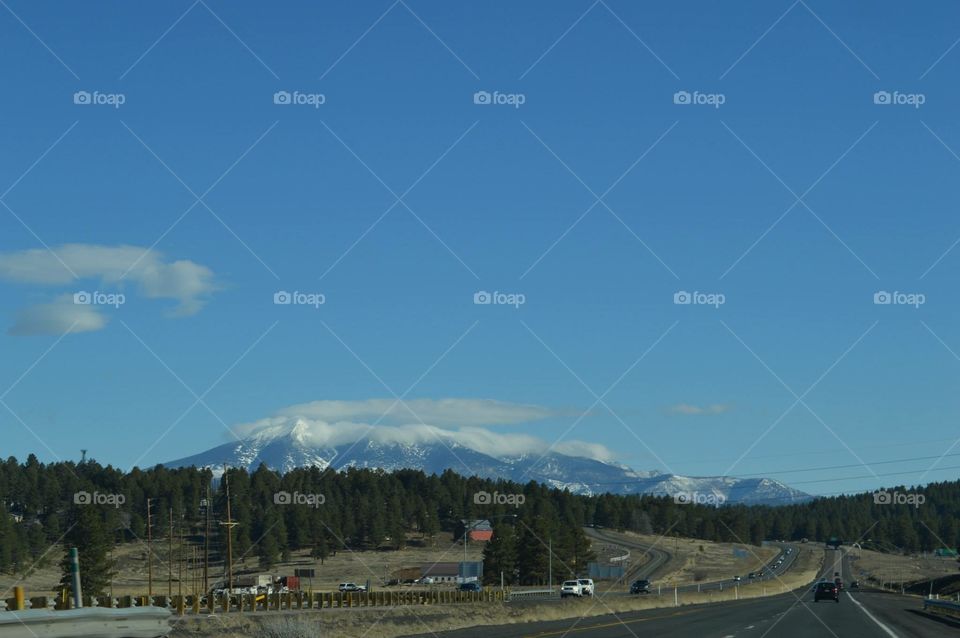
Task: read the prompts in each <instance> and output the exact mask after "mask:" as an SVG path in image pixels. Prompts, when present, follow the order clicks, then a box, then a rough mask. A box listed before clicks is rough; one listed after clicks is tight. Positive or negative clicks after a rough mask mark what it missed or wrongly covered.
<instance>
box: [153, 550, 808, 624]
mask: <svg viewBox="0 0 960 638" xmlns="http://www.w3.org/2000/svg"><path fill="white" fill-rule="evenodd" d="M822 564H823V551H822V549H820V548H817V549H813V548H810V549H807V548H805V549H802V550H801V552H800V554H799V555H798V556H797V562H796V566H795V567H794V568H793V569H791V570H790V572H788V574H787V575H786V576H785V577H784V578H783V579H782V580H781V581H774V582H769V583H766V584H760V583H755V584H752V585H746V586H743V587H740V588H739V590H726V591H723V592H718V591H712V592H704V593H700V594H697V593H682V594H680V596H679V604H680V605H692V604H698V603H713V602H723V601H731V600H734V599H736V598H739V599H744V598H756V597H760V596H765V595H766V596H770V595H776V594H780V593H782V592H785V591H791V590H794V591H795V593H796V594H797V595H798V596H802V595H803V594H804V593H805V590H806V587H807V585H809V584H810V583H811V582H812V581H813V580H815V579H816V576H817V574H818V573H819V570H820V568H821V565H822ZM672 606H674V598H673V594H672V592H671V593H670V594H666V593H664V595H663V596H655V595H654V596H644V597H630V596H624V595H619V594H615V595H609V596H605V597H598V598H596V599H583V600H568V601H564V602H559V603H558V602H541V603H536V604H524V605H512V604H510V603H506V604H504V603H494V604H485V603H478V604H469V605H446V606H419V607H396V608H387V609H383V608H369V609H346V610H338V609H333V610H330V609H327V610H322V611H313V612H302V613H299V614H295V613H283V612H280V613H278V612H275V613H260V614H256V615H253V614H249V613H248V614H244V615H240V614H236V613H234V614H230V615H229V616H223V615H221V616H218V617H216V618H208V617H203V616H202V617H197V618H194V617H185V618H184V619H182V620H181V621H179V622H178V623H177V625H176V628H175V629H174V633H173V634H172V636H173V637H174V638H212V637H213V636H217V637H218V638H241V637H243V638H301V637H302V638H307V637H308V636H325V637H326V638H356V637H357V636H365V637H366V638H398V637H400V636H409V635H413V634H424V633H431V632H441V631H446V630H452V629H462V628H466V627H473V626H479V625H498V624H514V623H525V622H538V621H548V620H563V619H573V618H578V617H581V616H585V615H602V614H608V613H618V614H619V613H623V612H627V611H638V610H643V609H654V608H661V607H672Z"/></svg>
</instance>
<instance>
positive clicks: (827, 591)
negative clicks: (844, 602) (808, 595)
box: [813, 583, 840, 603]
mask: <svg viewBox="0 0 960 638" xmlns="http://www.w3.org/2000/svg"><path fill="white" fill-rule="evenodd" d="M821 598H823V599H826V600H832V601H834V602H837V603H838V602H840V589H839V588H838V587H837V585H836V584H835V583H817V588H816V589H815V590H813V602H815V603H816V602H819V601H820V599H821Z"/></svg>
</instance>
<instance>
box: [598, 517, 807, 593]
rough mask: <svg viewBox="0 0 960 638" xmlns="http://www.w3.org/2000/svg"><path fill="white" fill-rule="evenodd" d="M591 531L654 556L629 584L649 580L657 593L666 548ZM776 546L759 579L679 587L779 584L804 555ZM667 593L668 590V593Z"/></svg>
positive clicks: (787, 545) (795, 549) (633, 574)
mask: <svg viewBox="0 0 960 638" xmlns="http://www.w3.org/2000/svg"><path fill="white" fill-rule="evenodd" d="M585 529H586V530H587V536H589V537H590V538H592V539H594V540H598V541H603V542H607V543H615V544H617V545H622V546H624V547H626V548H628V549H630V550H632V551H640V552H646V553H648V554H650V556H651V559H650V560H649V561H648V562H647V563H645V564H643V565H642V566H641V567H640V568H639V569H636V570H630V571H629V572H628V574H627V579H626V582H627V583H630V582H632V581H633V580H637V579H641V578H646V579H648V580H650V581H651V582H652V583H653V591H654V592H656V591H657V583H656V577H657V572H658V571H659V570H660V569H661V568H662V567H664V566H666V564H667V561H669V560H670V553H669V552H667V551H666V550H664V549H662V548H657V547H651V546H649V545H644V544H642V543H638V542H637V541H636V540H634V539H631V538H630V537H628V536H622V535H620V534H617V533H615V532H610V531H607V530H598V529H593V528H585ZM771 544H772V545H774V546H776V547H778V548H779V550H780V553H778V554H777V555H776V556H774V557H773V558H771V559H770V560H769V561H768V562H767V563H766V565H764V568H763V569H762V570H761V571H762V574H763V575H762V576H760V577H759V578H754V579H748V578H747V575H746V574H739V576H740V577H741V580H740V581H739V583H738V581H736V580H735V579H734V578H733V576H735V574H731V577H730V578H726V579H723V580H717V581H710V582H705V583H700V584H699V585H684V586H683V587H679V588H678V589H679V591H681V592H689V591H710V590H717V589H729V588H731V587H736V586H737V585H738V584H739V585H741V586H746V585H747V584H749V583H757V582H761V581H775V580H776V579H777V578H778V577H779V576H781V575H782V574H783V573H784V572H786V571H787V570H788V569H790V568H791V567H792V566H793V562H794V560H796V558H797V556H798V555H799V554H800V552H799V550H798V547H799V546H797V545H791V544H790V543H771ZM787 549H790V553H787ZM781 559H782V562H781V563H780V567H775V566H774V565H775V564H776V562H777V561H778V560H781ZM664 591H665V590H664ZM670 591H673V588H670ZM613 594H614V592H609V594H608V595H613Z"/></svg>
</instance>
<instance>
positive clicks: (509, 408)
mask: <svg viewBox="0 0 960 638" xmlns="http://www.w3.org/2000/svg"><path fill="white" fill-rule="evenodd" d="M279 414H280V415H283V416H293V417H305V418H308V419H319V420H322V421H340V420H350V419H367V420H369V421H376V422H380V423H398V422H404V423H410V422H421V421H422V422H423V423H430V424H433V425H436V426H441V427H442V426H462V427H469V426H474V425H512V424H517V423H528V422H530V421H538V420H540V419H546V418H548V417H551V416H559V415H561V414H564V412H561V411H558V410H552V409H550V408H546V407H543V406H539V405H529V404H521V403H507V402H504V401H496V400H494V399H410V400H405V401H403V402H398V401H396V400H395V399H367V400H365V401H313V402H310V403H301V404H298V405H293V406H290V407H288V408H284V409H283V410H281V411H280V412H279Z"/></svg>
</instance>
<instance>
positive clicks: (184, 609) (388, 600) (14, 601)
mask: <svg viewBox="0 0 960 638" xmlns="http://www.w3.org/2000/svg"><path fill="white" fill-rule="evenodd" d="M508 595H509V594H508V593H507V592H502V591H499V590H490V591H483V592H467V591H460V590H439V589H434V590H424V591H414V590H404V591H373V592H350V593H345V592H289V593H276V594H233V595H230V596H216V597H213V598H210V597H209V596H194V595H187V596H153V597H149V596H119V597H113V598H111V597H110V596H97V597H90V596H84V600H83V605H84V607H91V608H96V607H105V608H112V609H127V608H135V607H138V608H139V607H162V608H166V609H170V610H171V611H173V612H175V613H177V614H178V615H181V616H182V615H184V614H186V613H188V612H192V613H195V614H199V613H200V612H201V610H203V612H204V613H217V612H219V613H228V612H238V613H239V612H264V611H289V610H300V609H334V608H347V607H398V606H402V605H442V604H453V603H480V602H502V601H504V600H506V599H507V597H508ZM69 607H70V601H69V600H68V599H67V598H66V597H62V596H61V597H56V598H50V597H47V596H39V597H34V598H26V597H25V596H22V595H20V596H15V597H13V598H7V599H0V615H2V614H3V611H6V610H9V611H17V610H26V609H47V610H51V611H54V610H55V611H61V610H65V609H68V608H69Z"/></svg>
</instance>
